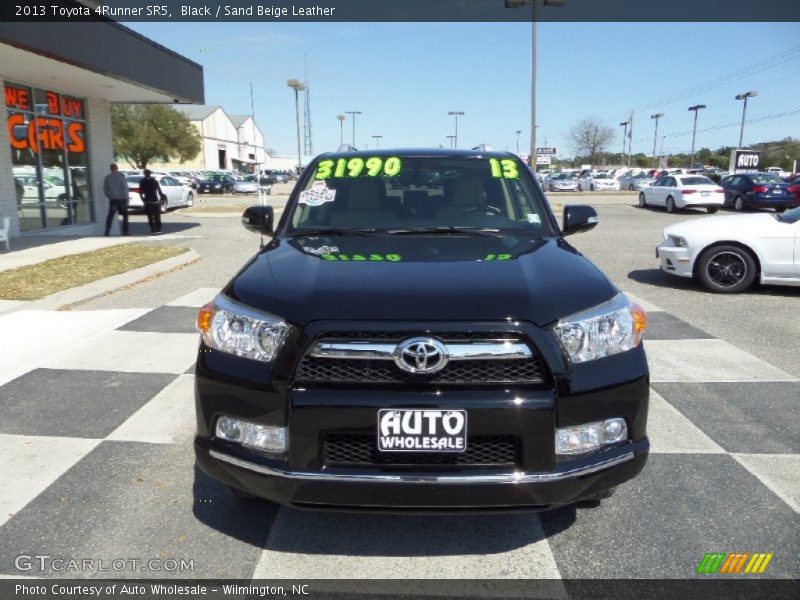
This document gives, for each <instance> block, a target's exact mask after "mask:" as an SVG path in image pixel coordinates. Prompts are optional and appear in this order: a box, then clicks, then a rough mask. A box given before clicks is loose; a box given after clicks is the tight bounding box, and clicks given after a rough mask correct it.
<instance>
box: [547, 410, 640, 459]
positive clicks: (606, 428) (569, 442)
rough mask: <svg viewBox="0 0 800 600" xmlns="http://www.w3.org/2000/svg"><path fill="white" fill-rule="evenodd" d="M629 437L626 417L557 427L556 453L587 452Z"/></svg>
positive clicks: (572, 453)
mask: <svg viewBox="0 0 800 600" xmlns="http://www.w3.org/2000/svg"><path fill="white" fill-rule="evenodd" d="M627 439H628V427H627V425H626V424H625V419H619V418H615V419H606V420H605V421H596V422H594V423H586V424H584V425H578V426H576V427H565V428H563V429H556V454H564V455H574V454H585V453H586V452H593V451H595V450H599V449H600V448H601V447H603V446H605V445H607V444H614V443H616V442H621V441H623V440H627Z"/></svg>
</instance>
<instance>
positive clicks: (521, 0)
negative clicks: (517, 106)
mask: <svg viewBox="0 0 800 600" xmlns="http://www.w3.org/2000/svg"><path fill="white" fill-rule="evenodd" d="M538 2H539V0H505V6H506V8H522V7H523V6H525V5H526V4H530V5H532V6H533V11H532V12H533V14H532V15H531V23H532V26H531V157H530V161H531V170H532V171H533V172H534V173H536V46H537V37H538V27H537V24H536V12H537V11H536V6H537V4H538ZM542 3H543V5H544V6H553V7H560V6H564V5H565V4H566V3H567V0H542Z"/></svg>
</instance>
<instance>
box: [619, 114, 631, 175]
mask: <svg viewBox="0 0 800 600" xmlns="http://www.w3.org/2000/svg"><path fill="white" fill-rule="evenodd" d="M630 123H631V122H630V121H625V122H624V123H620V127H624V128H625V129H624V130H623V131H622V156H621V157H620V159H619V163H620V166H625V138H627V137H628V125H630Z"/></svg>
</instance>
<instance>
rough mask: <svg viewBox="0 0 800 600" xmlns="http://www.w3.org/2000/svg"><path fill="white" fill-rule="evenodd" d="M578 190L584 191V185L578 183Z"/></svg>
mask: <svg viewBox="0 0 800 600" xmlns="http://www.w3.org/2000/svg"><path fill="white" fill-rule="evenodd" d="M578 191H579V192H582V191H583V186H582V185H581V184H580V183H579V184H578Z"/></svg>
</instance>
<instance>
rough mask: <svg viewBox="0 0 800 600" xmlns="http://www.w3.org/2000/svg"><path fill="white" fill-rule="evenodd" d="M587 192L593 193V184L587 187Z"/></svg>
mask: <svg viewBox="0 0 800 600" xmlns="http://www.w3.org/2000/svg"><path fill="white" fill-rule="evenodd" d="M589 191H590V192H593V191H594V184H593V183H592V184H590V185H589Z"/></svg>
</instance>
